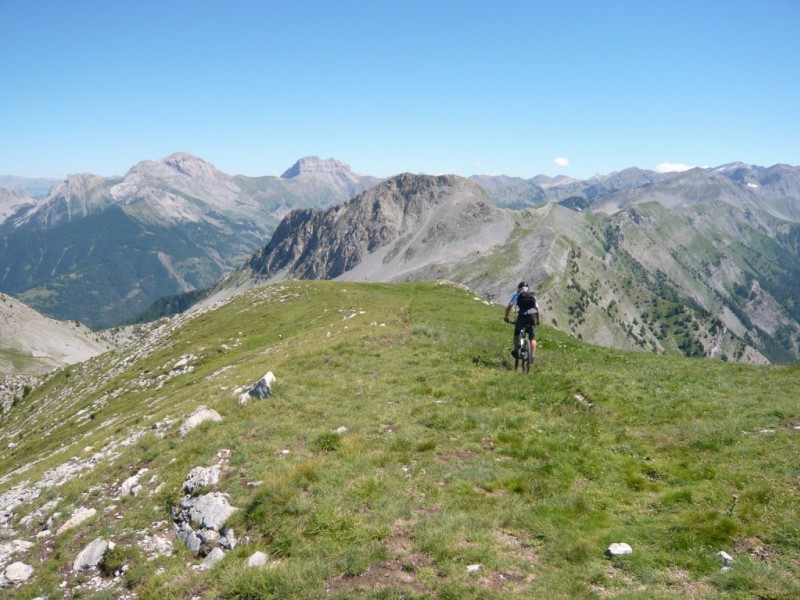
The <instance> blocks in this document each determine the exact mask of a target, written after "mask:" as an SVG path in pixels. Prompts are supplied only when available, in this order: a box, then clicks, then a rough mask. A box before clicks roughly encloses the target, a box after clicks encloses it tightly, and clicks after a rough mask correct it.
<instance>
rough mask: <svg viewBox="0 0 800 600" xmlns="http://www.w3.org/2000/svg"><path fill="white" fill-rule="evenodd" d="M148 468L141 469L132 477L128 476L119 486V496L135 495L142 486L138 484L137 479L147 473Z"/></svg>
mask: <svg viewBox="0 0 800 600" xmlns="http://www.w3.org/2000/svg"><path fill="white" fill-rule="evenodd" d="M147 471H149V469H146V468H145V469H141V470H140V471H139V472H138V473H136V475H134V476H133V477H128V479H126V480H125V481H123V482H122V485H121V486H120V487H119V495H120V496H135V495H137V494H138V493H139V492H140V491H142V486H140V485H139V479H140V478H141V477H142V475H144V474H145V473H147Z"/></svg>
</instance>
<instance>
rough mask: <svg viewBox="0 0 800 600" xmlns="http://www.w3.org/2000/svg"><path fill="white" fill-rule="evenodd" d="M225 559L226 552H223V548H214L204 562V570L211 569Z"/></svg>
mask: <svg viewBox="0 0 800 600" xmlns="http://www.w3.org/2000/svg"><path fill="white" fill-rule="evenodd" d="M223 558H225V552H223V551H222V548H214V549H213V550H212V551H211V552H209V553H208V556H206V558H205V560H204V561H203V569H210V568H211V567H213V566H214V565H216V564H217V563H218V562H219V561H221V560H222V559H223Z"/></svg>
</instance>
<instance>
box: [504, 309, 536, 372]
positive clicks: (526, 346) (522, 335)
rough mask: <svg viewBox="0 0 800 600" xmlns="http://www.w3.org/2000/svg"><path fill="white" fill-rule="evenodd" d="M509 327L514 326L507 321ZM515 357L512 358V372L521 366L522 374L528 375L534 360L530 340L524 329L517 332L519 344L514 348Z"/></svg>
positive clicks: (511, 322)
mask: <svg viewBox="0 0 800 600" xmlns="http://www.w3.org/2000/svg"><path fill="white" fill-rule="evenodd" d="M509 324H510V325H514V322H513V321H509ZM514 350H516V355H515V356H514V370H515V371H516V370H517V369H518V368H519V367H520V365H522V372H523V373H528V372H529V371H530V370H531V363H532V362H533V360H534V356H533V348H532V346H531V338H530V336H529V335H528V331H527V329H526V328H523V329H522V331H520V332H519V343H518V346H517V347H516V348H514Z"/></svg>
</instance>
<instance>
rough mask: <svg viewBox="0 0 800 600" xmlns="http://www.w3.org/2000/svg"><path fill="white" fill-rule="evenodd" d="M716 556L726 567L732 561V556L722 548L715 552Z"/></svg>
mask: <svg viewBox="0 0 800 600" xmlns="http://www.w3.org/2000/svg"><path fill="white" fill-rule="evenodd" d="M717 558H719V559H720V560H721V561H722V564H723V565H725V566H726V567H729V566H731V565H732V564H733V562H734V560H733V557H732V556H731V555H730V554H728V553H727V552H725V551H724V550H720V551H719V552H717Z"/></svg>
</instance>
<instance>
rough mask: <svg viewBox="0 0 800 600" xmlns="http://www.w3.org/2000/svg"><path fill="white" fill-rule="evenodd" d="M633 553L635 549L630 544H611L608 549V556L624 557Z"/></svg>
mask: <svg viewBox="0 0 800 600" xmlns="http://www.w3.org/2000/svg"><path fill="white" fill-rule="evenodd" d="M632 552H633V548H631V547H630V546H629V545H628V544H625V543H618V544H611V545H610V546H609V547H608V548H607V549H606V556H623V555H624V554H631V553H632Z"/></svg>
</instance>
